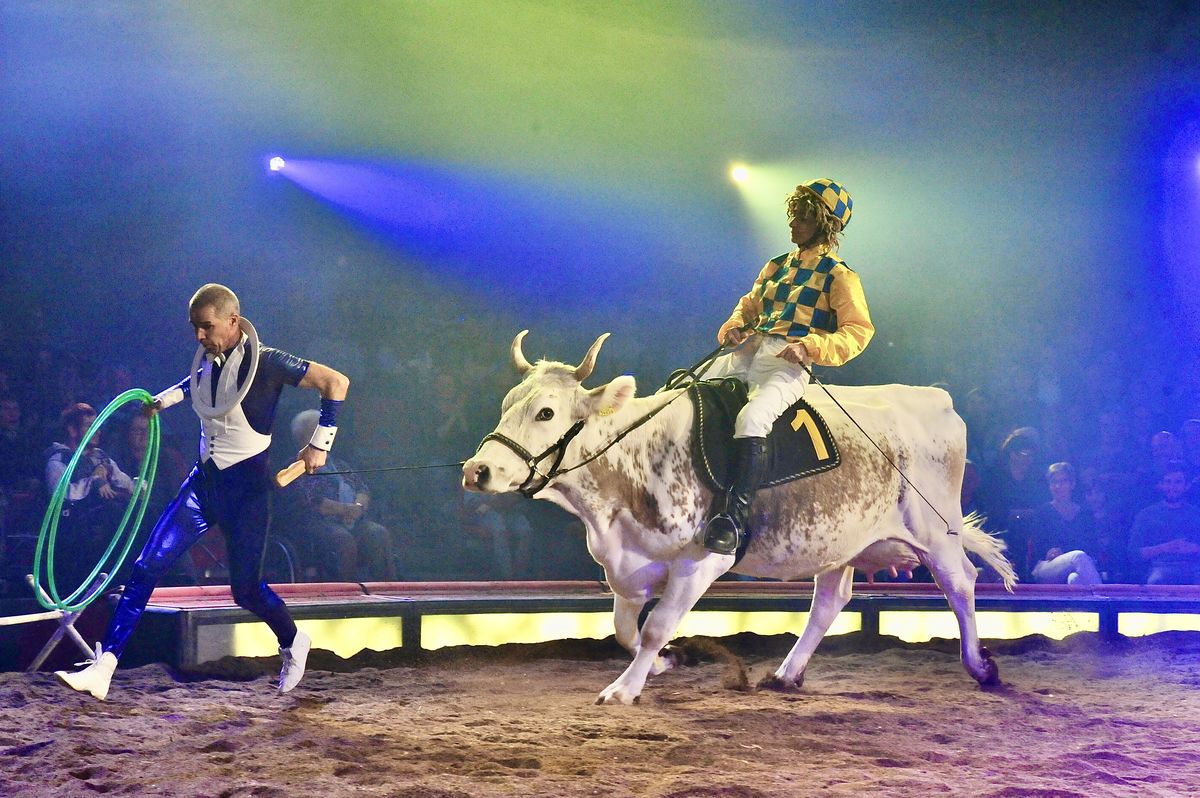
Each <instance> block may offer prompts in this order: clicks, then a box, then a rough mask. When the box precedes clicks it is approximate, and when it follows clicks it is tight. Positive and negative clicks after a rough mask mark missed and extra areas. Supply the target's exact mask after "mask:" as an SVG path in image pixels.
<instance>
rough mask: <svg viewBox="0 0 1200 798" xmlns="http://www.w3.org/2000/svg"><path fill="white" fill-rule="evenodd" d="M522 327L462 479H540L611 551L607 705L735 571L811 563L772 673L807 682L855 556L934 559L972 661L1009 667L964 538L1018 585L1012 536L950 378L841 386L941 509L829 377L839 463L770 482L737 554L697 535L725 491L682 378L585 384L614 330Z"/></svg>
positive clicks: (512, 484)
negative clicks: (584, 335)
mask: <svg viewBox="0 0 1200 798" xmlns="http://www.w3.org/2000/svg"><path fill="white" fill-rule="evenodd" d="M526 332H528V331H523V332H521V333H520V334H518V335H517V337H516V338H515V339H514V340H513V343H512V358H513V363H514V364H515V365H516V367H517V370H518V371H519V372H520V373H521V374H522V375H523V379H522V380H521V382H520V384H518V385H517V386H516V387H515V388H513V389H512V390H511V391H509V393H508V396H507V397H505V399H504V404H503V405H502V407H501V418H500V423H499V425H498V426H497V427H496V431H495V432H493V433H491V434H490V435H488V436H487V437H486V438H485V439H484V442H483V444H482V446H480V448H479V451H478V452H477V453H476V454H475V456H474V457H472V458H471V459H470V460H468V461H467V462H466V463H465V464H464V465H463V486H464V487H465V488H467V489H468V490H473V491H483V492H487V493H507V492H511V491H515V490H519V489H520V490H523V491H524V492H525V493H527V494H531V493H533V492H536V493H537V495H538V498H544V499H547V500H549V501H551V502H554V503H555V504H557V505H559V506H560V507H562V508H564V509H566V510H567V511H568V512H570V513H573V514H574V515H576V516H578V517H579V518H580V519H581V520H582V521H583V523H584V526H585V527H586V529H587V545H588V551H590V552H591V554H592V557H593V558H595V560H596V562H598V563H599V564H600V565H601V566H603V567H604V572H605V574H606V577H607V579H608V584H609V586H610V587H611V588H612V591H613V593H614V595H615V600H614V608H613V620H614V625H615V627H616V637H617V640H618V642H620V644H621V645H622V646H624V647H625V648H626V649H628V650H629V652H630V653H631V654H632V655H633V662H631V663H630V665H629V667H628V668H626V669H625V671H624V673H622V674H621V675H620V676H619V677H618V678H617V680H616V681H614V682H613V683H612V684H610V685H609V686H608V687H606V688H604V690H603V691H602V692H601V693H600V696H599V698H598V699H597V703H607V702H620V703H624V704H628V703H630V702H632V701H634V700H636V699H637V697H638V696H639V695H640V694H641V692H642V688H643V687H644V686H645V683H646V678H647V677H648V676H650V675H653V674H657V673H660V672H662V671H664V670H666V669H667V668H669V667H670V666H671V661H670V658H669V657H664V656H663V655H662V653H661V652H662V651H663V649H664V647H665V646H666V644H667V643H668V642H669V641H670V640H671V638H672V637H673V635H674V633H675V630H676V629H677V628H678V626H679V622H680V621H681V620H682V619H683V616H684V615H685V614H686V613H687V612H688V611H689V610H690V609H691V608H692V607H693V606H694V605H695V603H696V601H697V600H698V599H699V598H700V596H701V595H703V594H704V592H705V591H706V590H707V589H708V586H709V585H711V584H712V583H713V581H714V580H715V579H716V578H717V577H719V576H720V575H721V574H723V573H725V572H726V571H728V570H730V569H732V570H734V571H735V572H736V573H740V574H747V575H750V576H757V577H772V578H776V579H784V580H797V579H805V578H808V577H815V589H814V593H813V601H812V609H811V612H810V614H809V618H808V624H807V626H806V627H805V629H804V633H803V634H802V635H801V637H800V639H799V640H798V641H797V642H796V645H795V646H794V647H793V648H792V650H791V652H790V653H789V654H788V656H787V658H786V659H784V661H783V663H782V664H781V665H780V666H779V668H778V670H776V671H775V674H774V676H773V677H767V678H766V679H764V683H763V684H760V686H766V687H773V688H777V689H790V688H796V687H798V686H799V685H800V683H801V682H802V681H803V678H804V669H805V666H806V665H807V664H808V660H809V657H811V656H812V653H813V651H814V649H816V647H817V644H818V643H819V642H820V641H821V638H822V637H824V635H825V632H826V631H827V630H828V629H829V625H830V624H831V623H832V622H833V620H834V618H836V617H837V614H838V613H839V612H840V611H841V610H842V608H843V607H845V606H846V602H847V601H849V600H850V591H851V588H852V581H853V573H854V569H855V568H856V567H857V568H859V569H861V570H864V571H868V572H874V571H876V570H881V569H886V568H889V567H896V568H899V569H902V570H909V569H912V568H913V567H915V566H916V565H917V564H919V563H923V564H924V565H926V566H928V568H929V570H930V571H931V572H932V573H933V575H934V578H935V579H936V580H937V583H938V585H939V586H940V587H941V589H942V591H943V592H944V593H945V594H946V598H947V599H948V600H949V603H950V607H951V609H952V610H953V611H954V614H955V616H956V617H957V618H958V626H959V633H960V637H961V641H962V661H963V665H964V667H965V668H966V669H967V672H968V673H970V674H971V676H973V677H974V678H975V679H976V680H978V681H979V682H980V683H981V684H992V683H995V682H997V681H998V679H999V674H998V670H997V668H996V665H995V663H994V662H993V661H992V660H991V657H990V656H989V655H988V653H987V651H986V650H984V649H982V648H981V646H980V644H979V635H978V632H977V631H976V628H975V577H976V574H977V571H976V568H975V566H974V565H973V564H972V563H971V561H970V560H969V559H968V558H967V556H966V553H965V552H964V548H965V549H966V550H967V551H971V552H974V553H976V554H978V555H979V556H980V557H982V558H983V560H984V561H985V562H986V563H988V564H989V565H990V566H992V567H993V568H995V570H996V571H997V572H999V573H1000V574H1001V575H1002V576H1003V578H1004V581H1005V584H1006V585H1007V586H1008V587H1010V589H1011V586H1012V584H1013V583H1014V582H1015V581H1016V576H1015V574H1014V573H1013V570H1012V566H1011V564H1010V563H1009V562H1008V560H1007V559H1005V557H1004V554H1003V550H1004V545H1003V544H1002V543H1001V542H1000V541H998V540H996V539H994V538H993V537H991V536H990V535H988V534H987V533H985V532H983V531H981V530H980V529H979V528H978V526H977V525H976V524H975V523H973V522H972V521H970V520H969V519H966V520H965V519H963V517H962V512H961V510H960V508H959V494H960V489H961V486H962V476H963V466H964V463H965V458H966V427H965V425H964V424H963V421H962V419H960V418H959V417H958V415H957V414H956V413H955V412H954V409H953V407H952V405H951V401H950V397H949V395H947V394H946V393H945V392H944V391H942V390H939V389H937V388H918V387H911V386H906V385H882V386H868V387H835V388H831V390H832V391H833V394H834V396H836V397H837V399H838V401H839V402H840V403H841V404H842V405H843V406H844V407H845V409H846V411H847V412H849V413H850V414H851V415H853V416H854V418H855V419H856V420H857V421H858V423H859V424H861V425H862V427H863V428H864V429H865V430H866V432H867V433H868V434H870V436H871V437H872V438H873V439H874V440H875V442H876V443H877V444H878V445H879V446H880V447H881V448H882V449H883V450H884V451H886V452H887V453H888V455H889V456H890V457H891V459H892V460H893V461H894V462H895V463H896V465H897V466H899V468H901V469H903V471H904V472H905V474H906V475H907V477H908V479H909V480H911V483H912V485H915V486H916V488H917V490H919V491H920V493H921V494H924V496H925V497H926V498H927V499H928V500H929V502H931V503H932V505H933V506H932V507H931V506H930V504H929V503H927V502H926V501H925V500H924V499H922V498H921V497H920V496H919V495H918V493H917V491H916V490H913V488H912V487H910V486H909V485H907V484H905V482H904V481H903V480H902V479H901V477H900V475H899V474H898V473H897V471H896V470H895V469H894V468H892V466H891V465H889V464H888V462H887V461H886V460H885V459H884V457H883V455H882V454H881V453H880V452H879V450H877V449H876V448H875V447H874V446H873V445H872V444H871V443H870V442H869V441H868V440H867V439H866V437H865V436H864V435H863V433H862V432H860V431H859V430H858V429H856V428H855V427H854V426H853V424H852V422H851V421H850V420H849V419H848V418H847V416H846V415H845V413H843V411H842V410H840V409H838V408H837V407H836V406H835V405H834V404H833V402H831V401H830V400H829V398H828V397H827V396H824V395H823V392H822V391H820V390H815V389H810V390H809V392H808V398H809V400H810V401H811V403H812V405H813V406H814V407H815V408H816V409H817V410H818V412H820V413H821V415H822V416H823V417H824V418H825V420H826V422H827V423H828V424H829V427H830V429H831V431H832V432H833V435H834V437H835V438H836V440H837V441H838V448H839V450H840V452H841V455H842V463H841V465H840V466H839V467H837V468H835V469H832V470H831V471H826V472H824V473H821V474H817V475H815V476H811V477H808V478H805V479H801V480H797V481H794V482H789V483H787V484H784V485H780V486H777V487H774V488H765V489H763V490H760V491H759V492H758V494H757V496H756V497H755V499H754V506H753V513H752V521H751V526H752V528H753V530H754V534H753V537H752V538H751V541H750V545H749V548H748V550H747V551H746V554H745V557H744V558H743V559H742V560H741V562H739V563H738V564H737V565H736V567H735V566H734V558H733V557H732V556H730V555H722V554H715V553H713V552H710V551H707V550H705V549H704V548H703V547H702V546H700V545H698V544H696V543H694V542H693V535H694V534H695V532H696V530H697V528H699V526H700V524H701V523H703V521H704V519H705V514H706V512H707V511H708V508H709V505H710V503H711V500H712V494H711V492H710V491H709V490H708V489H707V488H706V487H705V486H704V485H703V484H702V483H701V481H700V479H699V477H698V476H697V473H696V469H695V468H694V467H693V463H692V458H691V454H690V451H691V450H690V447H689V436H690V435H691V432H692V417H693V409H692V404H691V401H690V399H688V398H687V397H680V398H679V399H678V401H673V400H674V399H675V398H676V397H677V396H679V394H680V392H681V390H682V389H677V390H672V391H663V392H661V393H657V394H654V395H652V396H647V397H635V395H634V394H635V385H634V380H633V378H632V377H628V376H623V377H618V378H616V379H615V380H613V381H612V382H610V383H608V384H607V385H602V386H599V387H597V388H593V389H591V390H588V389H585V388H583V387H582V385H581V383H582V381H583V380H585V379H586V378H587V377H588V376H589V375H590V374H591V373H592V369H593V367H594V366H595V362H596V356H597V355H598V353H599V351H600V347H601V345H602V344H603V343H604V340H605V338H607V337H608V335H607V334H605V335H602V336H600V337H599V338H597V339H596V342H595V343H593V344H592V346H591V349H590V350H589V351H588V353H587V356H586V357H585V358H584V360H583V363H582V364H580V365H579V366H569V365H566V364H564V363H556V362H548V361H539V362H538V363H537V364H536V365H531V364H530V363H529V362H528V361H527V360H526V359H525V356H524V355H523V354H522V352H521V341H522V339H523V338H524V336H525V334H526ZM668 403H669V404H668ZM656 408H662V409H661V411H660V412H659V413H658V414H657V415H655V416H654V417H653V418H652V419H650V421H648V422H646V423H644V424H643V425H642V426H639V427H637V428H636V429H634V430H633V431H632V432H630V433H629V434H628V436H627V437H625V438H624V439H622V440H621V441H620V442H619V443H617V444H616V445H614V446H612V447H611V448H608V449H607V450H605V451H603V453H602V454H599V456H597V457H596V458H595V459H594V460H592V461H591V462H588V463H586V465H583V466H581V467H577V468H575V466H577V465H578V464H579V463H581V462H583V461H585V460H586V459H587V458H589V457H591V456H593V455H596V453H597V452H599V451H600V450H602V449H604V448H605V446H606V444H608V443H610V442H611V441H612V440H613V439H614V438H616V437H617V436H618V435H619V434H620V433H621V432H622V431H623V430H625V429H626V428H628V427H630V426H631V425H632V424H633V423H634V422H636V421H637V420H639V419H641V418H642V417H643V416H645V415H646V414H647V413H648V412H650V411H652V410H654V409H656ZM556 460H557V461H559V462H556ZM547 477H549V479H548V480H547ZM543 483H544V484H543ZM539 486H540V489H539ZM934 508H936V510H935V509H934ZM943 519H945V520H943ZM947 525H949V528H947ZM655 595H660V596H661V599H660V600H659V602H658V604H657V605H656V606H655V607H654V609H653V611H651V613H650V614H649V616H648V617H647V619H646V621H645V623H644V624H643V625H642V628H641V630H640V631H639V629H638V616H639V614H640V612H641V609H642V607H643V606H644V605H645V603H646V602H647V601H648V600H649V599H651V598H652V597H653V596H655Z"/></svg>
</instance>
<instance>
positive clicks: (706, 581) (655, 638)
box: [596, 554, 733, 704]
mask: <svg viewBox="0 0 1200 798" xmlns="http://www.w3.org/2000/svg"><path fill="white" fill-rule="evenodd" d="M732 565H733V557H732V556H724V555H719V554H708V555H706V556H705V557H703V558H702V559H700V560H699V561H698V562H697V561H692V560H683V561H680V562H677V563H672V564H671V566H670V570H669V572H668V575H667V585H666V587H665V588H664V589H663V594H662V598H661V599H659V601H658V604H657V605H655V607H654V609H653V610H651V611H650V615H649V616H648V617H647V618H646V623H645V624H643V625H642V629H641V633H640V640H639V643H640V644H639V646H638V648H637V652H636V653H635V654H634V655H633V662H631V663H629V667H628V668H626V669H625V672H624V673H622V674H621V675H620V676H619V677H617V680H616V681H615V682H613V683H612V684H610V685H609V686H608V687H605V688H604V690H603V691H601V693H600V697H599V698H597V699H596V703H597V704H612V703H619V704H631V703H633V702H634V701H635V700H637V697H638V696H639V695H641V694H642V688H643V687H645V686H646V679H647V677H648V676H650V675H651V673H659V672H661V670H666V668H667V667H669V663H668V662H666V661H664V660H663V657H662V656H661V655H660V654H659V652H660V651H662V649H663V647H664V646H665V645H666V644H667V643H668V642H670V640H671V637H672V636H673V635H674V634H675V630H676V629H678V628H679V622H680V621H682V620H683V616H684V615H686V614H687V613H688V611H689V610H690V609H691V608H692V607H694V606H695V604H696V602H697V601H698V600H699V599H700V597H701V596H703V595H704V591H706V590H708V586H709V585H711V584H712V583H713V582H714V581H716V578H717V577H718V576H720V575H721V574H723V573H725V572H726V571H728V570H729V568H730V567H731V566H732ZM634 622H635V624H636V617H635V619H634ZM656 667H658V668H660V670H655V668H656Z"/></svg>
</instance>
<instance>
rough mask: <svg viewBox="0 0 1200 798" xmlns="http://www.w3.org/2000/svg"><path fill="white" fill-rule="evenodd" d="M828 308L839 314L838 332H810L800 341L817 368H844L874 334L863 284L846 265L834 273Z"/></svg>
mask: <svg viewBox="0 0 1200 798" xmlns="http://www.w3.org/2000/svg"><path fill="white" fill-rule="evenodd" d="M829 306H830V308H831V309H832V310H833V311H835V312H836V313H837V324H838V328H837V331H836V332H831V333H830V332H825V331H823V330H810V331H809V333H808V335H806V336H804V337H803V338H801V339H800V342H801V343H802V344H803V345H804V349H805V351H806V352H808V355H809V357H811V358H812V359H813V362H814V363H816V364H817V365H818V366H841V365H843V364H845V363H847V362H849V361H850V360H851V359H853V358H854V357H856V356H857V355H858V354H859V353H861V352H862V351H863V350H864V349H866V348H867V344H868V343H870V342H871V338H872V337H874V335H875V325H873V324H871V312H870V311H869V310H868V309H867V297H866V295H865V294H863V290H862V281H861V280H859V279H858V275H857V274H855V273H854V272H852V271H851V270H850V269H847V268H845V267H844V266H839V267H838V268H837V269H836V270H835V272H834V279H833V285H832V286H830V289H829Z"/></svg>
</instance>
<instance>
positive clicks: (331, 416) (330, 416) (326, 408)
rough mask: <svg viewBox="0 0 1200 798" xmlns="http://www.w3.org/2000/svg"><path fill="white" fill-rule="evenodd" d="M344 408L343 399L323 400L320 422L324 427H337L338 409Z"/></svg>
mask: <svg viewBox="0 0 1200 798" xmlns="http://www.w3.org/2000/svg"><path fill="white" fill-rule="evenodd" d="M341 406H342V400H341V399H326V398H324V397H322V398H321V420H320V421H319V422H318V423H319V424H320V425H321V426H322V427H336V426H337V414H338V408H339V407H341Z"/></svg>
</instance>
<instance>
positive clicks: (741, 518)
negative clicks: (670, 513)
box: [696, 438, 767, 554]
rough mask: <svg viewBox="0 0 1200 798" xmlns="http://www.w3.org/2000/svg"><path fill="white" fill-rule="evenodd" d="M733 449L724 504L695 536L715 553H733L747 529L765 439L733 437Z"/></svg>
mask: <svg viewBox="0 0 1200 798" xmlns="http://www.w3.org/2000/svg"><path fill="white" fill-rule="evenodd" d="M733 442H734V445H735V446H736V448H737V451H736V461H735V463H734V469H733V472H734V473H733V478H732V479H731V481H730V486H729V490H728V491H726V492H725V496H724V507H723V508H719V509H718V508H714V509H715V513H714V514H713V517H712V518H711V519H709V521H708V523H707V524H705V525H704V527H703V528H702V529H701V530H700V534H699V535H697V536H696V542H697V543H700V544H702V545H703V546H704V548H706V549H708V550H709V551H713V552H716V553H717V554H734V553H736V552H737V550H738V546H739V545H741V542H742V536H743V535H745V534H746V533H747V532H748V531H749V529H748V526H747V521H749V519H750V502H751V501H753V499H754V492H755V491H757V490H758V484H759V483H760V482H762V478H763V472H764V471H765V470H766V467H767V439H766V438H734V441H733Z"/></svg>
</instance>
